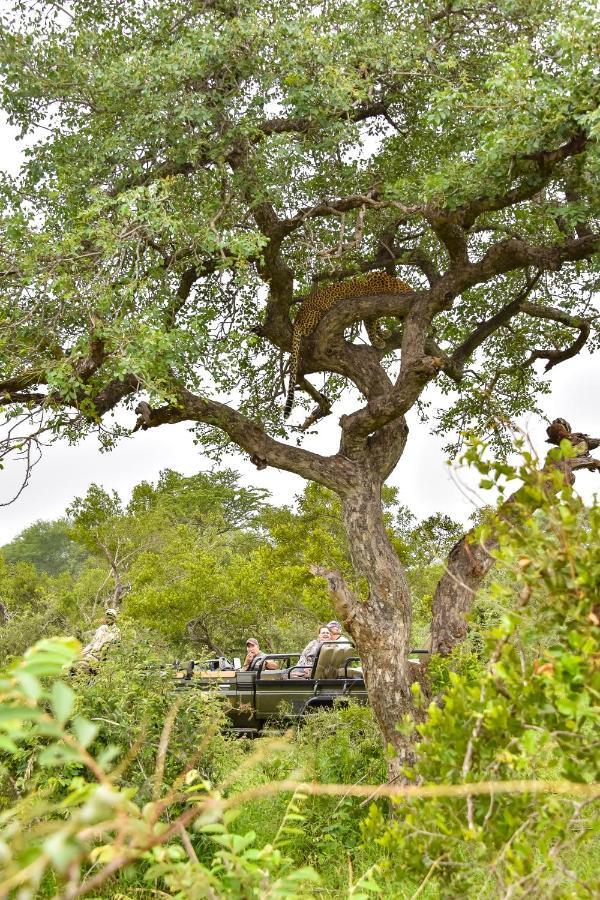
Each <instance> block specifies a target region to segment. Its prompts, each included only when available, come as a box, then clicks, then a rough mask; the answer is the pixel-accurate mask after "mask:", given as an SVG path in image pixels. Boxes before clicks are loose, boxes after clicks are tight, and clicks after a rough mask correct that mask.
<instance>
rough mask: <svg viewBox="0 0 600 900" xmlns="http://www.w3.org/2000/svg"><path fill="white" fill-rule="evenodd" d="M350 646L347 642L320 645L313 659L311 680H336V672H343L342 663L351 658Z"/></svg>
mask: <svg viewBox="0 0 600 900" xmlns="http://www.w3.org/2000/svg"><path fill="white" fill-rule="evenodd" d="M352 649H353V648H352V644H350V643H349V642H347V641H335V642H333V641H332V642H331V643H325V644H321V647H320V650H319V655H318V656H317V658H316V659H315V665H314V668H313V672H312V676H311V677H312V678H314V679H315V680H319V679H321V678H338V677H339V676H338V670H339V669H341V670H342V672H343V670H344V663H345V662H346V660H347V659H348V657H349V656H351V651H352Z"/></svg>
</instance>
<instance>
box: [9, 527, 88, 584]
mask: <svg viewBox="0 0 600 900" xmlns="http://www.w3.org/2000/svg"><path fill="white" fill-rule="evenodd" d="M0 553H1V554H2V556H3V557H4V559H5V560H6V562H8V563H10V564H12V565H14V564H15V563H19V562H24V563H30V564H31V565H33V566H35V568H36V570H37V571H38V572H40V573H45V574H46V575H60V574H61V573H62V572H69V573H70V574H75V573H76V572H77V570H78V569H80V568H81V566H82V565H83V563H84V562H85V559H86V556H87V554H86V552H85V550H84V548H83V547H81V546H80V545H78V544H77V543H75V541H73V540H72V539H71V537H70V535H69V524H68V522H67V521H66V520H65V519H56V521H54V522H42V521H39V522H34V523H33V525H29V526H28V527H27V528H25V529H24V531H22V532H21V533H20V534H19V535H18V536H17V537H16V538H15V539H14V540H13V541H11V542H10V544H6V545H5V546H4V547H2V548H0Z"/></svg>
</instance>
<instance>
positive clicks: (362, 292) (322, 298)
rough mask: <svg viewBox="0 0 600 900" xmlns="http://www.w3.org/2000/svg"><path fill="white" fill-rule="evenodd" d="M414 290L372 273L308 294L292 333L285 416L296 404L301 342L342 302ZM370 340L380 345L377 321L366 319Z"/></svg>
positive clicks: (398, 280)
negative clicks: (329, 311) (295, 396)
mask: <svg viewBox="0 0 600 900" xmlns="http://www.w3.org/2000/svg"><path fill="white" fill-rule="evenodd" d="M412 290H413V289H412V288H411V287H410V285H408V284H407V283H406V282H405V281H401V279H400V278H393V277H392V276H391V275H387V274H386V273H385V272H370V273H369V274H368V275H364V276H362V277H360V278H352V279H351V280H349V281H339V282H337V283H336V284H328V285H327V286H326V287H323V288H319V290H317V291H313V293H312V294H309V295H308V297H306V298H305V299H304V300H303V301H302V303H301V304H300V306H299V308H298V313H297V315H296V318H295V320H294V325H293V330H292V351H291V356H290V383H289V387H288V393H287V399H286V401H285V409H284V411H283V415H284V417H285V418H286V419H287V417H288V416H289V414H290V413H291V411H292V406H293V405H294V393H295V389H296V381H297V379H298V369H299V366H300V342H301V340H302V338H303V337H307V336H308V335H309V334H312V332H313V331H314V330H315V328H316V327H317V325H318V324H319V322H320V321H321V319H322V317H323V316H324V315H325V313H326V312H327V311H328V310H329V309H331V307H332V306H333V305H334V304H335V303H338V302H339V301H341V300H357V299H358V298H359V297H368V296H369V295H370V294H406V293H410V292H412ZM365 327H366V329H367V334H368V335H369V340H370V341H371V343H372V344H373V345H374V346H376V347H377V346H379V345H380V344H381V335H380V333H379V332H378V330H377V320H376V319H369V320H368V321H367V320H365Z"/></svg>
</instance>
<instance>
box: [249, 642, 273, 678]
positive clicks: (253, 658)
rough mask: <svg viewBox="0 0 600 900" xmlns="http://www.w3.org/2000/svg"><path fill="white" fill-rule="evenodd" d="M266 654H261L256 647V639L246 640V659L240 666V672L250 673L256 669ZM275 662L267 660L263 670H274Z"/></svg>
mask: <svg viewBox="0 0 600 900" xmlns="http://www.w3.org/2000/svg"><path fill="white" fill-rule="evenodd" d="M265 656H266V654H265V653H263V652H262V650H261V649H260V647H259V646H258V641H257V640H256V638H248V640H247V641H246V659H245V660H244V664H243V666H242V672H250V671H253V670H255V669H258V667H259V665H260V664H261V662H262V661H263V659H264V658H265ZM276 668H277V662H276V661H275V660H274V659H268V660H267V661H266V663H265V664H264V666H263V669H276Z"/></svg>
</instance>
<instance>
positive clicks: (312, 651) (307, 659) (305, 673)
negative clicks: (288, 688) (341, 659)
mask: <svg viewBox="0 0 600 900" xmlns="http://www.w3.org/2000/svg"><path fill="white" fill-rule="evenodd" d="M330 640H331V632H330V631H329V628H328V627H327V625H321V627H320V628H319V634H318V636H317V637H316V638H315V639H314V640H312V641H310V643H308V644H307V645H306V647H305V648H304V650H303V651H302V653H301V654H300V659H299V660H298V662H297V664H296V665H297V666H298V668H296V666H294V668H295V672H293V677H294V678H308V677H309V676H310V673H311V671H312V667H313V663H314V661H315V657H316V655H317V653H318V652H319V648H320V646H321V644H324V643H326V642H327V641H330ZM302 666H304V667H305V668H304V669H302V668H300V667H302Z"/></svg>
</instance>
